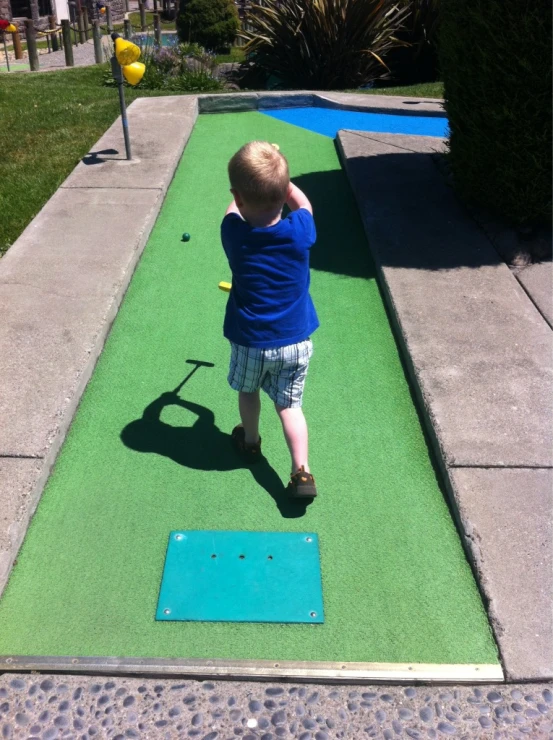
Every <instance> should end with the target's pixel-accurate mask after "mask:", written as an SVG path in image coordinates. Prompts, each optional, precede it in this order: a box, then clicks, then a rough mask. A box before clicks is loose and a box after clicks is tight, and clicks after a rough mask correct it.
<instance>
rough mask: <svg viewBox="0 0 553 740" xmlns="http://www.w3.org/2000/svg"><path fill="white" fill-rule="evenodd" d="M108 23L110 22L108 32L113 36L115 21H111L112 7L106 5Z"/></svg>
mask: <svg viewBox="0 0 553 740" xmlns="http://www.w3.org/2000/svg"><path fill="white" fill-rule="evenodd" d="M106 23H107V24H108V33H109V35H110V36H111V34H112V33H113V23H112V21H111V7H110V6H109V5H106Z"/></svg>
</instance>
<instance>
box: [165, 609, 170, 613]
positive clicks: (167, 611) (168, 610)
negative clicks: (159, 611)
mask: <svg viewBox="0 0 553 740" xmlns="http://www.w3.org/2000/svg"><path fill="white" fill-rule="evenodd" d="M163 613H164V614H171V609H164V610H163Z"/></svg>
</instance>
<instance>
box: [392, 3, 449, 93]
mask: <svg viewBox="0 0 553 740" xmlns="http://www.w3.org/2000/svg"><path fill="white" fill-rule="evenodd" d="M402 2H403V4H404V5H405V6H407V7H408V9H409V15H408V17H407V20H406V23H405V25H404V27H403V28H402V29H401V31H399V32H398V38H399V39H400V40H401V41H404V42H405V45H403V46H396V47H395V48H393V49H392V50H391V51H390V53H389V55H388V56H387V57H386V63H387V64H388V66H389V67H390V70H391V78H392V80H393V82H394V83H395V84H401V85H412V84H415V83H418V82H434V81H435V80H437V79H439V73H438V48H437V44H438V26H439V20H440V7H441V4H442V0H402Z"/></svg>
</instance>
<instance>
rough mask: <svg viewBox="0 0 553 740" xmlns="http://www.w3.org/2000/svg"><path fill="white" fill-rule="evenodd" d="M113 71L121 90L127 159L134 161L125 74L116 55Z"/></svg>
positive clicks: (113, 59) (120, 101)
mask: <svg viewBox="0 0 553 740" xmlns="http://www.w3.org/2000/svg"><path fill="white" fill-rule="evenodd" d="M111 71H112V74H113V77H114V78H115V80H116V82H117V89H118V90H119V105H120V106H121V122H122V123H123V136H124V138H125V152H126V154H127V159H132V156H131V141H130V139H129V121H128V119H127V106H126V105H125V89H124V87H123V73H122V71H121V66H120V64H119V62H118V61H117V58H116V57H115V54H114V55H113V56H112V57H111Z"/></svg>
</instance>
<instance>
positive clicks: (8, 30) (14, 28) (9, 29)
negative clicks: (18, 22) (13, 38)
mask: <svg viewBox="0 0 553 740" xmlns="http://www.w3.org/2000/svg"><path fill="white" fill-rule="evenodd" d="M16 31H17V26H14V25H13V23H10V25H9V26H8V27H7V28H6V33H15V32H16Z"/></svg>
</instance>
